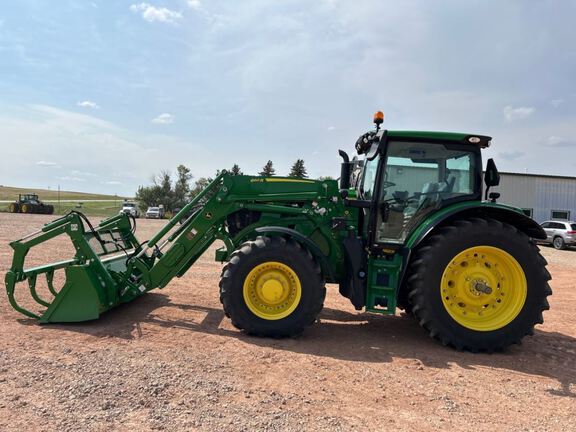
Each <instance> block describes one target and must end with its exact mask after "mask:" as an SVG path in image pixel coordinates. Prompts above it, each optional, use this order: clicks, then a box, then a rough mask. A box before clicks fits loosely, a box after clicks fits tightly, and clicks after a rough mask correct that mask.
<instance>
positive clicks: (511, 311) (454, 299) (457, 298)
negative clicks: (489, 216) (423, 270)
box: [441, 246, 528, 331]
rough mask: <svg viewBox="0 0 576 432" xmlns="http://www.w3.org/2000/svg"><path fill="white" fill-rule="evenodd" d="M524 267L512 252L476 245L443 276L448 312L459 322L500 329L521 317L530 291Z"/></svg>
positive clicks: (456, 258)
mask: <svg viewBox="0 0 576 432" xmlns="http://www.w3.org/2000/svg"><path fill="white" fill-rule="evenodd" d="M527 287H528V285H527V283H526V276H525V274H524V270H523V269H522V266H520V264H519V263H518V261H516V259H515V258H514V257H513V256H512V255H510V254H509V253H507V252H505V251H503V250H502V249H499V248H496V247H492V246H476V247H472V248H469V249H466V250H464V251H462V252H460V253H459V254H458V255H456V256H455V257H454V258H453V259H452V260H451V261H450V263H449V264H448V265H447V266H446V269H445V270H444V274H443V275H442V283H441V294H442V302H443V303H444V307H445V308H446V311H447V312H448V313H449V314H450V316H451V317H452V318H453V319H454V320H455V321H456V322H457V323H458V324H460V325H462V326H464V327H466V328H469V329H472V330H477V331H492V330H498V329H500V328H502V327H504V326H506V325H508V324H509V323H510V322H512V321H513V320H514V318H516V316H518V314H519V313H520V311H521V310H522V307H523V306H524V302H525V301H526V295H527V291H528V288H527Z"/></svg>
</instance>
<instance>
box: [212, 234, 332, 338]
mask: <svg viewBox="0 0 576 432" xmlns="http://www.w3.org/2000/svg"><path fill="white" fill-rule="evenodd" d="M325 296H326V288H325V286H324V280H323V278H322V274H321V270H320V266H319V265H318V264H317V263H316V262H315V261H314V258H313V257H312V255H311V254H310V253H309V252H308V251H307V250H305V249H304V248H302V246H301V245H300V244H299V243H296V242H294V241H291V240H286V239H284V238H279V237H271V238H270V237H258V238H256V240H254V241H248V242H246V243H244V244H242V245H241V246H240V247H239V248H238V249H237V250H236V251H235V252H234V253H233V254H232V255H231V256H230V259H229V261H228V263H227V264H226V265H225V266H224V268H223V270H222V278H221V280H220V301H221V302H222V305H223V306H224V312H225V313H226V316H228V317H229V318H230V319H231V320H232V324H233V325H234V326H235V327H236V328H238V329H240V330H244V331H245V332H246V333H248V334H251V335H255V336H266V337H274V338H278V337H288V336H295V335H298V334H300V333H302V332H303V331H304V328H305V327H307V326H309V325H311V324H313V323H314V322H315V321H316V318H317V317H318V314H319V313H320V311H321V310H322V307H323V305H324V298H325Z"/></svg>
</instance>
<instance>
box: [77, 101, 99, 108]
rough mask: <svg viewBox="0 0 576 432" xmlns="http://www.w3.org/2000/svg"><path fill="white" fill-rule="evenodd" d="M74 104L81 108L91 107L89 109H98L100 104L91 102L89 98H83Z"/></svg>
mask: <svg viewBox="0 0 576 432" xmlns="http://www.w3.org/2000/svg"><path fill="white" fill-rule="evenodd" d="M76 105H78V106H79V107H82V108H91V109H99V108H100V106H99V105H98V104H97V103H96V102H92V101H89V100H85V101H82V102H78V103H77V104H76Z"/></svg>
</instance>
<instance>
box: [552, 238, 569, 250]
mask: <svg viewBox="0 0 576 432" xmlns="http://www.w3.org/2000/svg"><path fill="white" fill-rule="evenodd" d="M552 245H553V246H554V249H558V250H562V249H566V243H565V242H564V239H563V238H562V237H554V240H553V241H552Z"/></svg>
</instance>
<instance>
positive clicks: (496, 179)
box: [484, 158, 500, 199]
mask: <svg viewBox="0 0 576 432" xmlns="http://www.w3.org/2000/svg"><path fill="white" fill-rule="evenodd" d="M484 183H485V184H486V193H485V194H484V199H488V191H489V190H490V188H491V187H492V186H498V185H499V184H500V173H499V172H498V168H496V164H495V163H494V159H492V158H490V159H488V161H487V162H486V172H485V173H484Z"/></svg>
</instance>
